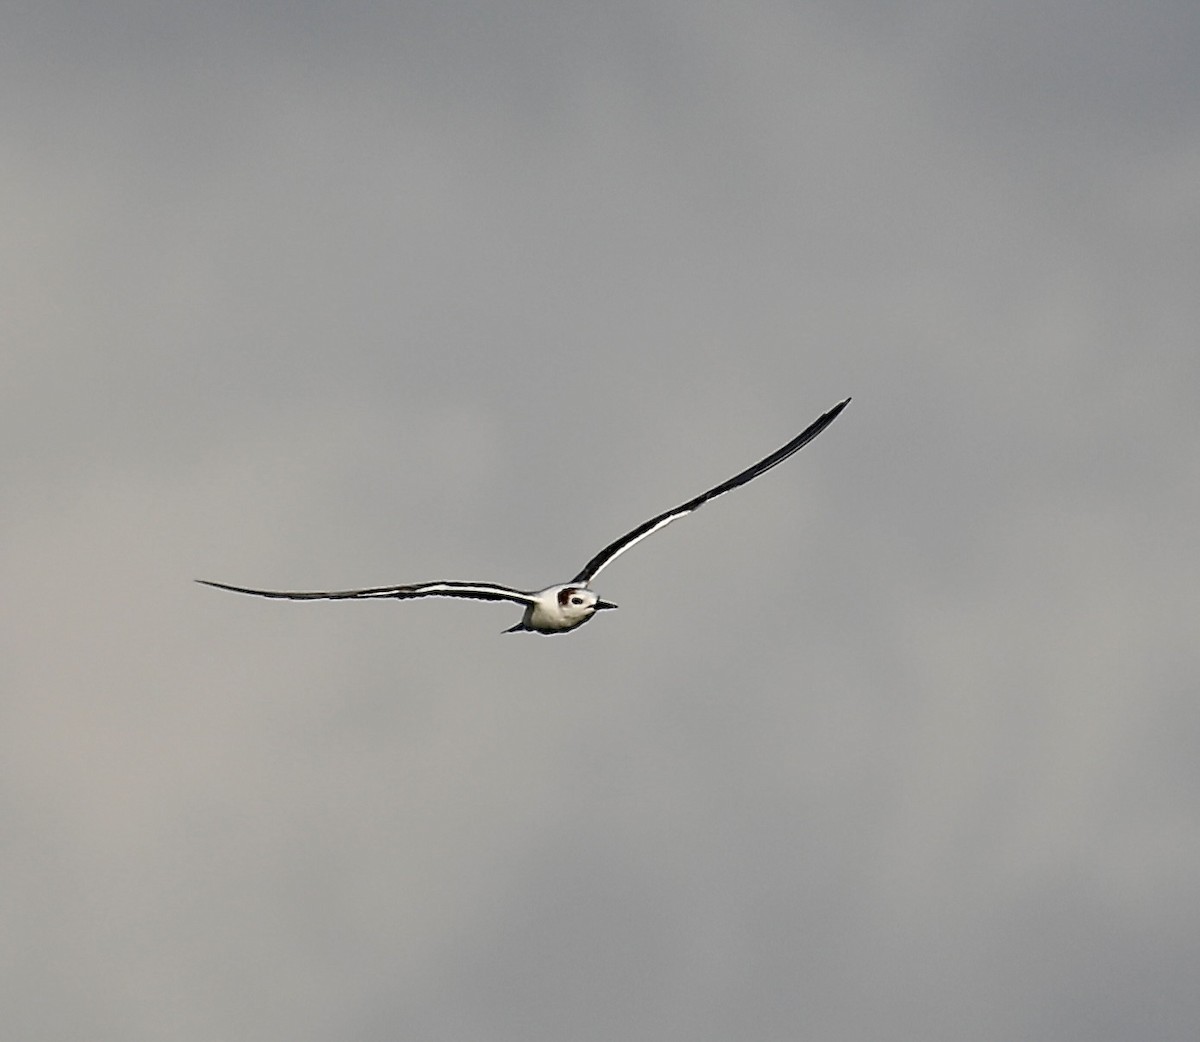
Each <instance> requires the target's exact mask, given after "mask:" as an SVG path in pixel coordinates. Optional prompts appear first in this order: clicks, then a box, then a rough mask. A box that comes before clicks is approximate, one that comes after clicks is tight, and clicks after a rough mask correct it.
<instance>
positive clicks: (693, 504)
mask: <svg viewBox="0 0 1200 1042" xmlns="http://www.w3.org/2000/svg"><path fill="white" fill-rule="evenodd" d="M849 403H850V399H849V398H847V399H846V400H845V401H844V402H839V403H838V404H837V405H835V406H834V407H833V408H832V409H830V410H829V411H828V412H827V413H825V414H824V415H823V416H820V417H818V418H817V419H816V420H814V421H813V422H812V423H811V424H809V426H807V427H806V428H805V429H804V430H802V431H801V432H800V433H799V434H797V435H796V437H794V438H793V439H792V440H791V441H789V442H788V443H787V444H786V445H783V446H781V447H780V448H778V449H776V450H775V451H774V452H772V453H771V455H769V456H766V457H764V458H763V459H760V460H759V461H758V462H757V463H755V464H754V465H753V466H751V467H747V468H746V469H745V470H743V471H742V472H741V473H739V474H735V475H734V476H733V477H731V478H730V479H729V480H728V481H722V482H721V484H719V485H715V486H713V487H712V488H710V489H709V490H708V491H707V492H701V493H700V495H698V496H696V497H695V498H694V499H689V500H688V501H687V502H686V503H680V504H679V506H677V507H672V508H671V509H670V510H666V511H664V512H663V513H661V514H659V515H657V516H656V517H652V518H650V520H649V521H643V522H642V523H641V524H640V525H638V526H637V528H635V529H633V530H632V531H629V532H626V533H625V534H624V535H623V536H621V538H620V539H615V540H613V542H611V543H609V544H608V546H606V547H605V548H604V549H603V550H601V551H600V552H599V553H598V554H596V556H595V557H593V558H592V559H591V560H590V561H588V563H587V564H585V565H584V566H583V569H582V570H581V571H580V572H579V574H578V575H577V576H575V578H574V579H572V580H571V581H572V582H576V583H589V582H591V581H592V579H594V578H595V577H596V576H597V575H599V574H600V570H601V569H602V568H604V567H605V566H606V565H609V564H611V563H612V562H613V561H614V560H616V559H617V558H618V557H620V556H621V554H623V553H624V552H625V551H626V550H628V549H629V548H630V547H631V546H634V545H636V544H637V543H640V542H641V541H642V540H643V539H645V538H646V537H647V536H648V535H653V534H654V533H655V532H657V531H658V530H659V529H660V528H665V527H666V526H667V525H669V524H670V523H671V522H672V521H678V520H679V519H680V518H681V517H686V516H687V515H688V514H690V513H692V512H693V511H694V510H699V509H700V507H702V506H704V504H705V503H707V502H709V500H713V499H716V498H717V497H718V496H723V495H724V494H725V493H726V492H732V491H733V490H734V489H735V488H739V487H741V486H742V485H744V484H746V483H747V482H748V481H753V480H754V479H755V478H756V477H758V476H759V475H760V474H765V473H766V472H767V471H768V470H770V469H771V468H772V467H775V466H778V465H779V464H780V463H782V462H783V461H784V460H785V459H787V458H788V457H789V456H790V455H792V453H794V452H799V451H800V450H801V449H802V448H804V446H805V445H807V444H808V443H809V442H810V441H812V440H813V438H815V437H816V436H817V435H818V434H820V433H821V432H822V431H823V430H824V429H825V428H826V427H828V426H829V425H830V424H831V423H833V421H834V420H836V419H837V417H838V413H840V412H841V411H842V410H843V409H844V408H846V406H847V405H848V404H849Z"/></svg>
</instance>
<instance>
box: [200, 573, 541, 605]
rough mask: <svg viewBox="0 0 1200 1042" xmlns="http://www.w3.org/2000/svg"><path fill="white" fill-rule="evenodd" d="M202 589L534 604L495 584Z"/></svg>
mask: <svg viewBox="0 0 1200 1042" xmlns="http://www.w3.org/2000/svg"><path fill="white" fill-rule="evenodd" d="M196 582H198V583H202V584H203V585H205V586H215V587H216V588H217V589H218V590H232V591H233V592H234V593H248V594H250V595H252V596H254V597H273V598H275V599H277V600H288V601H355V600H371V599H384V600H386V599H391V600H398V601H407V600H415V599H416V598H418V597H465V598H469V599H471V600H477V601H513V602H514V603H516V604H523V605H530V604H534V603H535V599H534V596H533V594H531V593H526V592H524V591H523V590H514V589H512V588H511V587H508V586H500V585H499V584H498V583H467V582H430V583H410V584H408V585H404V586H372V587H367V588H366V589H362V590H313V591H305V590H257V589H254V588H252V587H249V586H231V585H229V584H228V583H219V582H212V581H210V580H208V579H197V580H196Z"/></svg>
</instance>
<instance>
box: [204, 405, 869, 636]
mask: <svg viewBox="0 0 1200 1042" xmlns="http://www.w3.org/2000/svg"><path fill="white" fill-rule="evenodd" d="M849 403H850V399H849V398H847V399H846V400H845V401H843V402H839V403H838V404H837V405H835V406H834V407H833V408H832V409H830V410H829V411H828V412H827V413H825V414H824V415H823V416H820V417H818V418H817V419H816V420H814V421H813V422H812V423H811V424H809V426H808V427H806V428H805V429H804V430H803V431H801V432H800V433H799V434H797V435H796V436H795V437H794V438H793V439H792V440H791V441H789V442H788V443H787V444H786V445H783V446H781V447H780V448H778V449H776V450H775V451H774V452H772V453H771V455H769V456H767V457H765V458H764V459H761V460H759V461H758V462H757V463H755V464H754V465H753V466H752V467H747V468H746V469H745V470H743V471H742V472H741V473H740V474H735V475H734V476H733V477H731V478H730V479H729V480H728V481H722V482H721V484H719V485H716V486H714V487H713V488H710V489H709V490H708V491H707V492H701V493H700V495H698V496H696V497H695V498H694V499H689V500H688V501H687V502H686V503H681V504H680V505H679V506H677V507H673V508H672V509H670V510H667V511H664V512H663V513H661V514H658V515H657V516H655V517H652V518H650V520H649V521H643V522H642V523H641V524H640V525H638V526H637V528H635V529H633V530H632V531H629V532H626V533H625V534H624V535H623V536H621V538H620V539H615V540H613V542H611V543H609V544H608V546H606V547H605V548H604V549H603V550H601V551H600V552H599V553H598V554H596V556H595V557H593V558H592V559H591V560H590V561H588V563H587V564H585V565H584V566H583V568H581V569H580V571H579V574H578V575H576V576H575V578H574V579H572V580H571V581H570V582H566V583H558V584H557V585H555V586H547V587H546V588H545V589H544V590H534V591H526V590H514V589H513V588H512V587H511V586H500V585H499V584H497V583H486V582H427V583H410V584H407V585H404V586H373V587H369V588H367V589H363V590H322V591H313V592H306V591H293V590H255V589H251V588H250V587H247V586H230V585H229V584H228V583H218V582H210V581H209V580H208V579H197V580H196V581H197V582H199V583H203V584H204V585H205V586H215V587H217V589H219V590H232V591H233V592H234V593H248V594H252V595H253V596H255V597H274V598H277V599H281V600H289V601H357V600H396V601H408V600H415V599H416V598H418V597H465V598H468V599H471V600H477V601H512V602H514V603H515V604H519V605H521V606H522V607H523V608H524V609H525V614H524V616H522V618H521V621H520V622H518V623H517V624H516V625H515V626H510V627H509V628H508V629H506V630H505V631H504V632H505V633H519V632H522V631H527V632H530V633H567V632H569V631H570V630H573V629H576V628H577V627H579V626H582V625H583V624H584V623H585V622H587V621H588V620H589V619H590V618H591V617H592V616H593V615H595V614H596V612H598V611H604V610H606V609H608V608H615V607H616V605H615V604H613V603H611V602H610V601H604V600H601V599H600V598H599V597H598V596H597V595H596V594H595V593H593V592H592V591H591V590H590V589H588V586H589V585H590V584H591V581H592V580H593V579H594V578H595V577H596V576H597V575H599V574H600V572H601V571H602V570H603V569H604V568H606V567H607V566H608V565H610V564H612V562H613V561H615V560H616V559H617V558H618V557H620V556H621V554H623V553H624V552H625V551H626V550H628V549H629V548H630V547H631V546H634V545H635V544H637V543H640V542H641V541H642V540H643V539H645V538H646V536H648V535H653V534H654V533H655V532H657V531H658V530H659V529H660V528H665V527H666V526H667V525H669V524H670V523H671V522H672V521H678V520H679V519H680V518H681V517H685V516H687V515H688V514H690V513H692V512H693V511H694V510H699V509H700V508H701V507H702V506H704V504H705V503H707V502H709V500H712V499H716V498H717V497H718V496H723V495H725V493H726V492H732V491H733V490H734V489H735V488H740V487H741V486H742V485H745V484H746V483H747V482H748V481H753V480H754V479H755V478H756V477H758V476H759V475H760V474H765V473H766V472H767V471H768V470H770V469H771V468H772V467H774V466H777V465H778V464H780V463H782V462H783V461H784V460H785V459H787V458H788V457H789V456H790V455H792V453H794V452H798V451H799V450H800V449H802V448H804V446H805V445H807V444H808V443H809V442H810V441H812V440H813V438H815V437H816V436H817V435H818V434H820V433H821V432H822V431H823V430H824V429H825V428H826V427H828V426H829V425H830V424H831V423H833V421H834V420H835V419H837V416H838V413H840V412H841V411H842V410H843V409H844V408H846V406H847V405H848V404H849Z"/></svg>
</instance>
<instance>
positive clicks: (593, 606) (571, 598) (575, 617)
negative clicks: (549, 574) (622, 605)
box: [555, 586, 616, 622]
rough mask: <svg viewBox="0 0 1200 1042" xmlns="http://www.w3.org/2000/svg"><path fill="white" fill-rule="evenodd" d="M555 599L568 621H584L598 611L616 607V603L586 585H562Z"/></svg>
mask: <svg viewBox="0 0 1200 1042" xmlns="http://www.w3.org/2000/svg"><path fill="white" fill-rule="evenodd" d="M555 599H556V600H557V602H558V610H559V612H560V613H561V614H562V617H563V619H564V620H565V621H567V622H583V621H585V620H586V619H590V618H591V617H592V616H593V615H594V614H595V613H596V612H598V611H603V610H604V609H605V608H615V607H616V605H615V604H612V603H610V602H608V601H602V600H601V599H600V598H599V597H598V596H597V595H596V594H594V593H593V592H592V591H591V590H589V589H588V588H587V587H586V586H563V587H560V588H559V590H558V594H557V596H556V598H555Z"/></svg>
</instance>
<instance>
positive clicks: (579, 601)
mask: <svg viewBox="0 0 1200 1042" xmlns="http://www.w3.org/2000/svg"><path fill="white" fill-rule="evenodd" d="M571 603H572V604H582V603H583V598H582V597H572V598H571Z"/></svg>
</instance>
